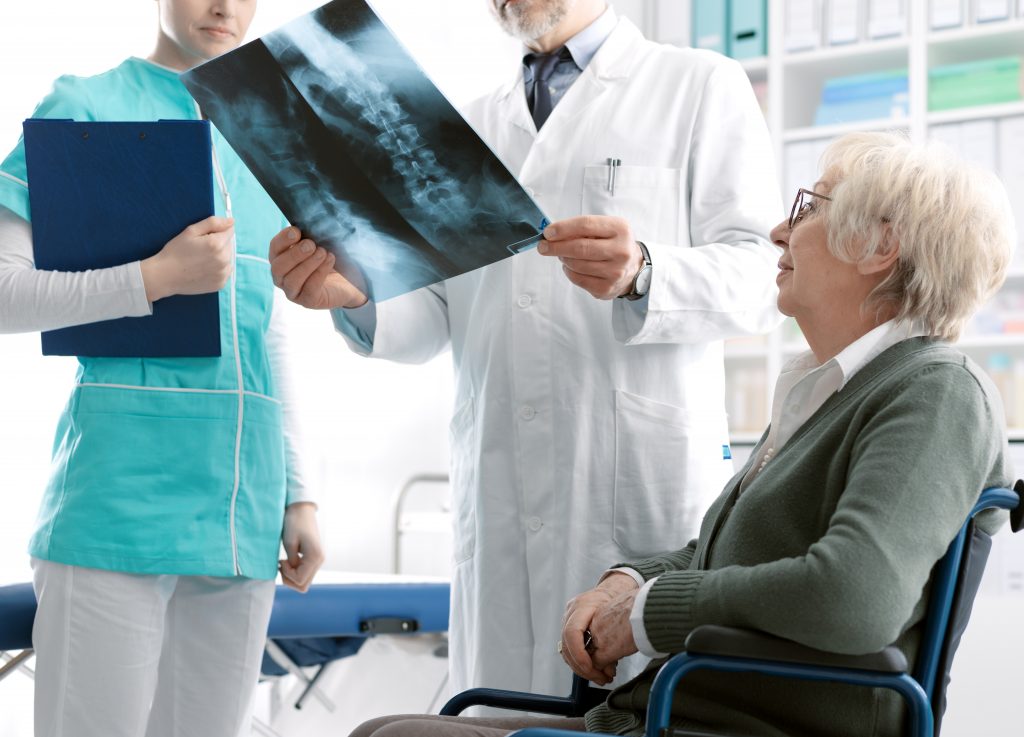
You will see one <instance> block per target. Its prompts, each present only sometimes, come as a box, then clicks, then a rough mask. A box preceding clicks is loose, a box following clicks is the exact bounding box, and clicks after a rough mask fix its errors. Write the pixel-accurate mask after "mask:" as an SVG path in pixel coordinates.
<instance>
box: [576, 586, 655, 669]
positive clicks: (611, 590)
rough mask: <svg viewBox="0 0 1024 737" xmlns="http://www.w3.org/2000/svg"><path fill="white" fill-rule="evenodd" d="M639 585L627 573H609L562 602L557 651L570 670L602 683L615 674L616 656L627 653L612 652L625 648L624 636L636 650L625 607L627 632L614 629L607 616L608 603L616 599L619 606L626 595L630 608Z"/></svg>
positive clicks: (626, 647) (627, 611) (615, 602)
mask: <svg viewBox="0 0 1024 737" xmlns="http://www.w3.org/2000/svg"><path fill="white" fill-rule="evenodd" d="M639 588H640V587H639V586H637V584H636V581H634V580H633V578H632V577H631V576H628V575H626V574H625V573H611V574H609V575H608V576H606V577H605V578H604V579H603V580H602V581H601V582H600V583H599V584H598V585H597V586H596V587H594V588H592V589H591V590H590V591H587V592H584V593H582V594H580V595H579V596H576V597H574V598H573V599H572V600H570V601H569V603H568V604H566V605H565V616H564V617H563V618H562V639H561V643H560V652H561V654H562V659H563V660H564V661H565V663H566V665H568V666H569V667H570V668H571V669H572V671H573V672H574V673H576V674H577V675H580V676H582V677H583V678H586V679H587V680H588V681H592V682H593V683H596V684H598V685H599V686H603V685H605V684H607V683H610V682H611V680H612V679H613V678H615V667H616V664H617V663H618V662H619V660H620V659H621V658H622V657H624V655H628V654H630V653H629V652H625V653H623V655H616V654H617V653H618V652H620V651H622V650H628V646H626V645H625V644H624V641H627V640H628V643H629V644H632V645H633V649H632V652H636V646H635V644H633V631H632V629H631V628H630V624H629V609H627V610H626V621H625V625H626V628H627V630H628V632H627V633H625V634H623V633H619V632H616V631H615V628H616V625H615V624H614V623H613V621H612V618H611V617H610V616H609V614H610V611H609V607H612V606H613V605H616V604H617V603H618V606H619V608H621V606H622V603H623V602H624V601H625V599H627V598H628V600H629V606H630V608H631V607H632V601H633V599H634V598H635V597H636V592H637V591H638V590H639ZM595 627H596V628H597V631H595ZM588 632H589V634H590V637H589V640H590V641H589V642H588V636H587V633H588ZM599 635H600V637H599ZM602 639H603V640H604V644H603V645H602V642H601V640H602Z"/></svg>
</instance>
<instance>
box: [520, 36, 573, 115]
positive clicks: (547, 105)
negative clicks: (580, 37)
mask: <svg viewBox="0 0 1024 737" xmlns="http://www.w3.org/2000/svg"><path fill="white" fill-rule="evenodd" d="M565 58H569V59H571V58H572V57H571V56H570V55H569V50H568V49H567V48H565V47H564V46H563V47H562V48H561V49H559V50H558V51H556V52H554V53H552V54H527V55H526V56H525V57H524V58H523V61H525V62H526V65H527V66H528V67H529V68H530V71H531V72H532V74H533V86H532V87H531V88H530V96H529V98H528V102H529V103H530V113H531V114H532V115H533V122H534V124H536V126H537V130H540V128H541V126H542V125H544V121H545V120H547V119H548V116H549V115H551V109H552V108H553V107H554V106H553V105H552V104H551V88H550V86H549V85H548V80H550V79H551V75H552V74H554V73H555V68H556V67H557V66H558V62H559V61H561V60H562V59H565Z"/></svg>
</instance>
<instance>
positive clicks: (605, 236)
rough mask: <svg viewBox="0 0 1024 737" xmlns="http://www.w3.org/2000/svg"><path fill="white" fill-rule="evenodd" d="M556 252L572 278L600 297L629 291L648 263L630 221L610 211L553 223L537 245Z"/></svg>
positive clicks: (543, 250)
mask: <svg viewBox="0 0 1024 737" xmlns="http://www.w3.org/2000/svg"><path fill="white" fill-rule="evenodd" d="M537 251H538V252H539V253H540V254H542V255H544V256H556V257H558V259H559V260H560V261H561V262H562V270H563V271H564V272H565V275H566V276H567V277H569V281H571V282H572V283H573V284H575V285H576V286H578V287H582V288H583V289H585V290H587V291H588V292H590V294H592V295H593V296H594V297H596V298H597V299H614V298H615V297H618V296H619V295H622V294H626V293H627V292H628V291H629V290H630V289H631V288H632V286H633V278H634V277H635V276H636V275H637V272H639V271H640V269H641V268H642V267H643V265H644V256H643V253H642V252H641V251H640V246H638V245H637V243H636V239H634V238H633V231H632V229H631V228H630V227H629V223H628V222H626V221H625V220H623V219H622V218H617V217H610V216H608V215H583V216H580V217H575V218H568V219H566V220H559V221H558V222H556V223H551V224H550V225H549V226H548V227H546V228H545V229H544V240H542V241H541V242H540V244H539V245H538V246H537Z"/></svg>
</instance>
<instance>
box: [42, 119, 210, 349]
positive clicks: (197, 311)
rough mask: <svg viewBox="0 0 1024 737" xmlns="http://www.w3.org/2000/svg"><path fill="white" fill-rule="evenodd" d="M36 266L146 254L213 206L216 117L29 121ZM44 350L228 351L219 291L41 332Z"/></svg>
mask: <svg viewBox="0 0 1024 737" xmlns="http://www.w3.org/2000/svg"><path fill="white" fill-rule="evenodd" d="M23 129H24V133H25V163H26V166H27V169H28V181H29V205H30V207H31V212H32V241H33V248H34V253H35V264H36V268H38V269H43V270H50V271H85V270H88V269H102V268H107V267H111V266H118V265H121V264H125V263H130V262H132V261H137V260H140V259H144V258H148V257H149V256H152V255H154V254H155V253H157V252H158V251H159V250H160V249H161V248H163V246H164V244H166V243H167V242H168V241H169V240H171V239H172V238H173V237H174V236H176V235H178V234H179V233H180V232H181V231H182V230H184V229H185V227H187V226H188V225H191V224H192V223H195V222H198V221H200V220H203V219H205V218H207V217H209V216H210V215H212V214H213V212H214V208H213V171H212V161H211V155H210V124H209V122H207V121H200V120H162V121H159V122H138V123H127V122H125V123H120V122H118V123H100V122H74V121H71V120H42V119H30V120H26V121H25V123H24V126H23ZM42 343H43V354H44V355H58V356H90V357H179V356H190V357H203V356H219V355H220V308H219V303H218V295H217V293H216V292H213V293H209V294H197V295H175V296H172V297H167V298H165V299H161V300H159V301H157V302H155V303H154V304H153V314H152V315H148V316H145V317H124V318H120V319H116V320H104V321H101V322H95V323H89V324H86V325H77V326H74V327H69V328H63V329H60V330H51V331H46V332H44V333H43V334H42Z"/></svg>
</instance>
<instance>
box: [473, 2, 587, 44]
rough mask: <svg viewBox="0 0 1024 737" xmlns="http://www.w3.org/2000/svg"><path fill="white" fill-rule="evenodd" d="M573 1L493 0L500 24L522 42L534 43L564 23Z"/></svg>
mask: <svg viewBox="0 0 1024 737" xmlns="http://www.w3.org/2000/svg"><path fill="white" fill-rule="evenodd" d="M571 5H572V0H511V2H509V0H492V5H491V8H492V9H493V10H494V14H495V16H496V17H497V18H498V23H500V24H501V27H502V29H503V30H504V31H505V33H507V34H509V35H510V36H513V37H515V38H518V39H519V40H520V41H533V40H534V39H537V38H540V37H541V36H543V35H544V34H546V33H548V32H550V31H551V30H552V29H553V28H555V26H557V25H558V24H559V23H561V22H562V19H563V18H565V15H566V13H568V12H569V8H570V6H571Z"/></svg>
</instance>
